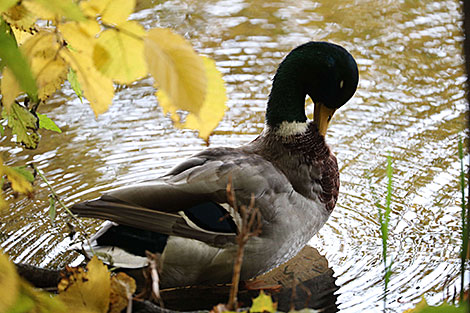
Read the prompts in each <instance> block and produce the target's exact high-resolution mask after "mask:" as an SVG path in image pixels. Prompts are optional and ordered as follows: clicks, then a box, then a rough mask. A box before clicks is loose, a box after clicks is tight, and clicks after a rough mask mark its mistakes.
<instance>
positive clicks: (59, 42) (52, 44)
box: [0, 0, 226, 206]
mask: <svg viewBox="0 0 470 313" xmlns="http://www.w3.org/2000/svg"><path fill="white" fill-rule="evenodd" d="M134 7H135V0H87V1H79V2H77V1H72V0H51V1H46V0H24V1H15V0H7V1H2V2H1V4H0V47H1V49H0V59H1V62H0V71H1V73H2V78H1V82H0V88H1V95H2V114H1V119H0V134H1V135H2V136H3V135H4V126H6V127H8V129H9V130H10V131H11V133H12V134H13V135H14V137H15V138H16V141H17V142H19V143H22V144H23V145H24V147H26V148H28V149H35V148H36V147H37V145H38V142H39V139H40V136H39V133H38V129H39V128H43V129H48V130H52V131H56V132H60V129H59V128H58V127H57V125H56V124H55V123H54V122H53V121H52V120H50V119H49V118H48V117H47V116H45V115H44V114H40V113H38V112H37V110H38V107H39V105H40V104H41V103H43V102H44V101H46V100H47V99H48V98H49V97H50V96H51V95H52V94H53V93H54V92H55V91H57V90H58V89H60V88H61V87H62V86H63V85H64V83H65V82H66V81H68V82H69V84H70V86H71V88H72V89H73V90H74V91H75V93H76V94H77V96H78V97H79V98H80V100H82V99H83V98H85V99H86V100H87V101H88V102H89V104H90V106H91V108H92V110H93V112H94V113H95V115H96V116H98V115H99V114H101V113H103V112H105V111H106V110H107V109H108V107H109V106H110V105H111V103H112V99H113V96H114V85H115V84H120V85H127V84H131V83H133V82H135V81H136V80H139V79H141V78H144V77H147V76H148V74H151V75H152V77H153V79H154V86H155V88H157V89H158V91H157V92H156V96H157V98H158V102H159V104H160V106H161V107H162V108H163V110H164V112H166V113H169V114H170V116H171V118H172V120H173V121H174V123H175V125H176V126H178V127H186V128H190V129H195V130H198V132H199V136H200V137H201V138H203V139H204V140H206V141H208V138H209V136H210V134H211V132H212V131H213V129H214V128H215V127H216V126H217V124H218V122H219V121H220V120H221V119H222V117H223V115H224V112H225V101H226V95H225V87H224V83H223V80H222V76H221V74H220V73H219V71H218V70H217V69H216V67H215V63H214V61H213V60H211V59H209V58H207V57H203V56H200V55H198V54H197V53H196V52H195V51H194V49H193V48H192V47H191V45H190V44H189V42H188V41H187V40H186V39H184V38H183V37H182V36H180V35H178V34H176V33H175V32H173V31H172V30H170V29H167V28H154V29H150V30H146V29H144V27H143V26H142V25H140V23H138V22H137V21H133V20H131V19H130V15H131V14H132V12H133V11H134ZM181 111H186V112H188V114H187V115H186V114H181ZM182 116H184V119H183V118H182ZM1 121H3V122H1ZM0 161H1V160H0ZM0 163H1V164H3V162H0ZM0 171H1V172H0V175H1V176H2V177H3V176H5V175H6V177H7V179H10V181H11V179H14V181H11V182H12V187H13V189H14V190H16V191H18V192H23V191H27V192H30V191H31V190H30V189H31V188H30V187H28V184H29V183H28V181H27V180H25V179H23V180H22V181H21V180H20V179H16V178H14V177H13V176H12V175H13V174H11V173H12V172H11V171H10V170H9V169H8V167H7V166H5V165H2V167H1V168H0ZM7 172H8V173H10V174H8V173H7ZM1 203H4V202H0V204H1ZM3 206H4V205H3Z"/></svg>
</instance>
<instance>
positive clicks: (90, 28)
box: [57, 19, 101, 57]
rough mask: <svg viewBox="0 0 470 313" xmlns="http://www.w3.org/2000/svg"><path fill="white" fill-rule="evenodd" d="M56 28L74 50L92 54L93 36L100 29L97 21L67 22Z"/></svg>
mask: <svg viewBox="0 0 470 313" xmlns="http://www.w3.org/2000/svg"><path fill="white" fill-rule="evenodd" d="M57 28H58V29H59V31H60V33H61V34H62V36H63V37H64V39H65V41H66V42H67V44H69V45H70V46H71V47H72V48H73V50H74V51H76V52H78V53H83V54H86V55H88V56H89V57H91V56H92V53H93V47H94V45H95V40H96V39H95V36H96V34H98V32H99V31H100V29H101V28H100V25H99V24H98V22H97V21H95V20H91V19H90V20H87V21H85V22H67V23H63V24H59V26H57Z"/></svg>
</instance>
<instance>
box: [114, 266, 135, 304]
mask: <svg viewBox="0 0 470 313" xmlns="http://www.w3.org/2000/svg"><path fill="white" fill-rule="evenodd" d="M135 290H136V284H135V280H134V279H133V278H132V277H130V276H129V275H127V274H125V273H118V274H116V275H114V276H112V277H111V295H110V299H109V300H110V303H109V304H110V307H109V311H108V313H119V312H121V311H122V310H123V309H124V308H125V307H127V305H128V304H129V300H132V295H133V294H134V292H135Z"/></svg>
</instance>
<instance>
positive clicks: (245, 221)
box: [226, 177, 261, 310]
mask: <svg viewBox="0 0 470 313" xmlns="http://www.w3.org/2000/svg"><path fill="white" fill-rule="evenodd" d="M226 190H227V200H228V203H229V204H230V205H231V206H232V207H233V209H234V210H235V212H237V213H238V214H240V217H241V220H242V222H241V225H240V230H239V232H238V234H237V238H236V241H237V244H238V249H237V255H236V257H235V263H234V265H233V274H232V286H231V288H230V296H229V301H228V304H227V308H228V309H229V310H235V308H236V304H237V293H238V286H239V284H240V274H241V268H242V263H243V255H244V251H245V250H244V249H245V245H246V243H247V242H248V240H249V239H250V238H251V237H253V236H258V235H259V234H260V233H261V216H260V213H259V210H258V209H257V208H255V196H254V194H252V195H251V199H250V204H249V206H248V207H247V206H245V205H241V206H240V207H238V205H237V199H236V196H235V192H234V190H233V184H232V177H229V180H228V183H227V189H226Z"/></svg>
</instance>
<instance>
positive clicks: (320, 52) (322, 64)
mask: <svg viewBox="0 0 470 313" xmlns="http://www.w3.org/2000/svg"><path fill="white" fill-rule="evenodd" d="M358 81H359V72H358V69H357V64H356V61H354V58H353V57H352V55H351V54H350V53H349V52H348V51H346V49H344V48H343V47H341V46H338V45H335V44H332V43H328V42H308V43H306V44H303V45H301V46H299V47H297V48H295V49H294V50H292V51H291V52H290V53H289V54H288V55H287V56H286V58H285V59H284V60H283V61H282V63H281V64H280V65H279V68H278V70H277V72H276V75H275V76H274V79H273V87H272V90H271V94H270V95H269V101H268V107H267V110H266V123H267V124H268V125H269V126H270V127H274V128H275V127H280V126H281V124H283V123H284V122H287V123H295V122H297V123H304V122H306V120H307V117H306V115H305V96H306V95H309V96H310V98H312V101H313V102H314V103H315V111H314V122H315V123H316V124H317V127H318V129H319V131H320V133H321V134H322V135H325V133H326V129H327V127H328V123H329V122H330V120H331V117H332V116H333V114H334V112H335V111H336V110H337V109H338V108H340V107H341V106H342V105H344V104H345V103H346V102H347V101H348V100H349V99H350V98H351V97H352V96H353V94H354V92H355V91H356V88H357V84H358Z"/></svg>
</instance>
